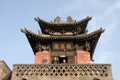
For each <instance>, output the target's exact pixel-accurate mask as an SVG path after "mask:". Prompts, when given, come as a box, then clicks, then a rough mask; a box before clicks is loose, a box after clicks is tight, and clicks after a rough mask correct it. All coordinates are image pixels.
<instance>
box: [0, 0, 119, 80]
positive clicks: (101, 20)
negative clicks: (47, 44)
mask: <svg viewBox="0 0 120 80" xmlns="http://www.w3.org/2000/svg"><path fill="white" fill-rule="evenodd" d="M38 16H39V17H40V18H42V19H44V20H46V21H51V20H54V18H55V17H56V16H60V17H61V18H62V20H66V18H67V17H68V16H71V17H72V18H73V19H75V20H77V21H79V20H81V19H83V18H85V17H87V16H91V17H92V20H91V21H90V22H89V24H88V27H87V29H88V30H89V32H92V31H95V30H97V29H99V28H100V27H102V28H104V29H105V30H106V31H105V32H104V33H103V34H102V35H101V38H100V40H99V42H98V45H97V47H96V51H95V53H94V60H95V61H94V63H110V64H112V72H113V78H114V80H120V73H119V72H120V64H119V60H120V59H119V57H120V53H119V51H120V43H119V42H120V31H119V30H120V27H119V26H120V20H119V19H120V0H1V1H0V60H4V61H5V62H6V63H7V64H8V65H9V67H10V68H11V69H12V65H13V64H23V63H24V64H25V63H28V64H29V63H34V55H33V51H32V49H31V47H30V45H29V43H28V41H27V38H26V37H25V35H24V34H23V33H21V31H20V29H21V28H27V29H29V30H32V31H33V32H35V33H37V32H38V30H39V29H40V28H39V25H38V23H37V22H36V21H34V17H38Z"/></svg>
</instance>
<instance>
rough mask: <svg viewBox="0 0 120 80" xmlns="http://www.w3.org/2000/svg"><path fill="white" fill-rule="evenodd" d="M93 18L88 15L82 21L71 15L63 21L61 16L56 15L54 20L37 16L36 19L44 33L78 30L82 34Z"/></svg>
mask: <svg viewBox="0 0 120 80" xmlns="http://www.w3.org/2000/svg"><path fill="white" fill-rule="evenodd" d="M91 18H92V17H89V16H88V17H86V18H84V19H82V20H80V21H76V20H73V19H72V18H71V17H70V16H69V17H67V20H66V21H61V18H60V17H56V18H55V19H54V22H53V21H51V22H47V21H45V20H42V19H40V18H39V17H37V18H35V20H36V21H37V22H38V23H39V26H40V28H41V31H42V33H43V34H51V33H52V32H77V33H78V34H82V33H85V32H86V27H87V23H88V21H89V20H91Z"/></svg>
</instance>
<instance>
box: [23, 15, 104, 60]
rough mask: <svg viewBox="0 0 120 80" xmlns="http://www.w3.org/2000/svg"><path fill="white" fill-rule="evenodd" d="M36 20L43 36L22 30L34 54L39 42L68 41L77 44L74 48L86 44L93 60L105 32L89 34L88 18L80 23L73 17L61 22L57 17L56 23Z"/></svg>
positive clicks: (89, 18)
mask: <svg viewBox="0 0 120 80" xmlns="http://www.w3.org/2000/svg"><path fill="white" fill-rule="evenodd" d="M35 20H36V21H37V22H38V23H39V26H40V28H41V32H42V34H40V33H38V34H36V33H33V32H32V31H30V30H27V29H24V30H23V29H22V30H21V31H22V32H23V33H25V35H26V36H27V38H28V40H29V43H30V45H31V47H32V49H33V52H34V53H36V52H37V51H38V49H36V45H37V44H38V43H39V42H41V43H44V44H46V45H47V44H49V43H51V41H56V40H57V41H59V40H60V41H64V40H67V41H73V42H75V44H76V45H74V47H76V46H77V43H81V42H84V43H85V47H86V48H87V49H88V51H89V52H90V58H91V60H92V58H93V53H94V50H95V47H96V44H97V42H98V40H99V37H100V35H101V33H102V32H104V29H102V28H100V29H98V30H96V31H94V32H92V33H87V32H88V31H87V30H86V27H87V24H88V22H89V20H91V17H86V18H85V19H82V20H80V21H76V20H73V19H72V18H71V17H68V18H67V21H61V19H60V17H57V18H56V19H55V20H54V22H53V21H51V22H47V21H44V20H42V19H40V18H39V17H37V18H35ZM49 50H51V49H49Z"/></svg>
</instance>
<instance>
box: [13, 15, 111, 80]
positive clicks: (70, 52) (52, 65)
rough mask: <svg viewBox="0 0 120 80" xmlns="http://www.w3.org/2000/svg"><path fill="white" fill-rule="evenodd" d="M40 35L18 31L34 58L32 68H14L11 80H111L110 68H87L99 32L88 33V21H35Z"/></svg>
mask: <svg viewBox="0 0 120 80" xmlns="http://www.w3.org/2000/svg"><path fill="white" fill-rule="evenodd" d="M35 20H36V21H37V22H38V24H39V26H40V29H41V32H42V33H40V32H39V33H38V34H36V33H33V32H31V31H30V30H27V29H26V28H25V29H22V30H21V31H22V32H23V33H25V35H26V37H27V39H28V41H29V43H30V45H31V48H32V50H33V52H34V55H35V64H15V65H14V69H13V75H12V80H112V72H111V65H110V64H91V63H90V61H92V60H93V54H94V51H95V48H96V45H97V42H98V40H99V38H100V36H101V33H103V32H104V29H102V28H100V29H98V30H96V31H94V32H92V33H88V30H86V28H87V24H88V22H89V20H91V17H86V18H84V19H82V20H80V21H76V20H73V19H72V18H71V17H70V16H69V17H67V20H66V21H61V18H60V17H56V18H55V19H54V21H51V22H47V21H44V20H42V19H40V18H39V17H37V18H35Z"/></svg>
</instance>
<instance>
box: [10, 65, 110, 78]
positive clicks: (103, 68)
mask: <svg viewBox="0 0 120 80" xmlns="http://www.w3.org/2000/svg"><path fill="white" fill-rule="evenodd" d="M12 80H112V72H111V65H110V64H47V65H41V64H15V65H14V68H13V75H12Z"/></svg>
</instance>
